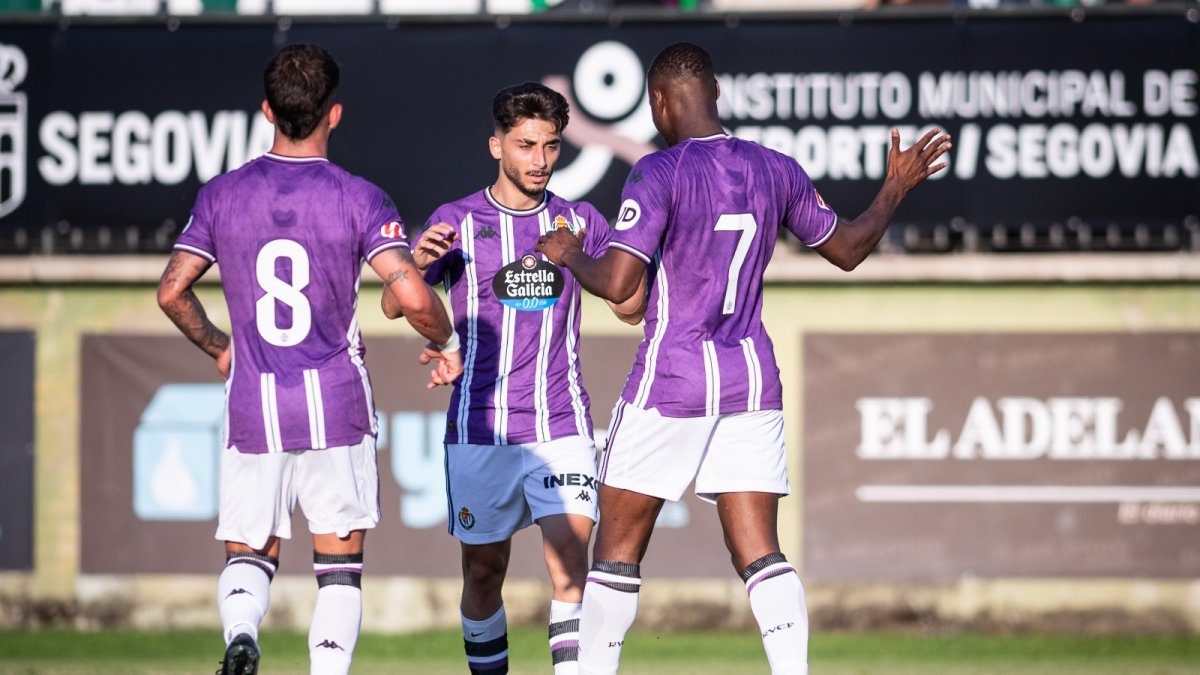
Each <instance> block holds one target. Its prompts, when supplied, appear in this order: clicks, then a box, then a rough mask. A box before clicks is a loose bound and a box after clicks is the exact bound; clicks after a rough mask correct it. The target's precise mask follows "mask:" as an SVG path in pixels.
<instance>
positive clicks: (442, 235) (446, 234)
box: [412, 223, 458, 272]
mask: <svg viewBox="0 0 1200 675" xmlns="http://www.w3.org/2000/svg"><path fill="white" fill-rule="evenodd" d="M457 236H458V233H457V232H455V231H454V226H453V225H451V224H450V223H436V224H434V225H430V226H429V228H428V229H426V230H425V231H424V232H422V233H421V238H420V239H418V240H417V244H416V245H415V246H413V249H412V257H413V262H414V263H416V265H417V269H418V270H421V271H422V272H424V271H425V270H427V269H429V266H430V265H432V264H433V263H434V261H436V260H437V259H438V258H441V257H442V256H444V255H446V251H449V250H450V246H451V244H453V243H454V238H455V237H457Z"/></svg>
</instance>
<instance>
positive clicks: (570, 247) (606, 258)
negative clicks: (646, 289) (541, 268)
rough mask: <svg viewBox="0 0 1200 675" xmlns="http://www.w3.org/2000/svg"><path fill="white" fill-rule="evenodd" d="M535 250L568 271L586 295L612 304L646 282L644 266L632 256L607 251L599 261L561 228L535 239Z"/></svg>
mask: <svg viewBox="0 0 1200 675" xmlns="http://www.w3.org/2000/svg"><path fill="white" fill-rule="evenodd" d="M537 250H538V251H539V252H540V253H542V254H544V255H545V256H546V257H547V258H549V259H550V261H551V262H553V263H554V264H555V265H560V266H562V267H566V268H567V269H569V270H571V274H573V275H574V276H575V280H576V281H578V282H579V285H580V286H583V288H584V289H585V290H587V292H588V293H591V294H592V295H595V296H597V297H600V298H603V299H605V300H607V301H608V302H610V303H613V304H617V305H620V304H622V303H624V302H625V301H626V300H629V299H630V298H632V297H634V295H635V294H636V293H637V291H638V289H639V288H641V287H642V284H643V283H644V282H645V279H646V263H644V262H642V261H641V260H639V259H638V258H637V257H636V256H634V255H633V254H632V253H626V252H625V251H622V250H620V249H616V248H609V249H608V250H607V251H605V252H604V255H603V256H601V257H600V258H599V259H597V258H593V257H592V256H590V255H588V254H587V252H585V251H584V250H583V247H582V246H581V245H580V243H579V239H577V238H576V237H575V235H573V234H571V233H570V232H568V231H567V230H565V229H561V230H554V231H551V232H547V233H546V234H543V235H542V236H541V237H539V238H538V244H537Z"/></svg>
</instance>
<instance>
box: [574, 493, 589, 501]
mask: <svg viewBox="0 0 1200 675" xmlns="http://www.w3.org/2000/svg"><path fill="white" fill-rule="evenodd" d="M575 499H578V500H579V501H583V502H590V501H592V493H590V492H588V491H587V490H580V491H579V494H577V495H575Z"/></svg>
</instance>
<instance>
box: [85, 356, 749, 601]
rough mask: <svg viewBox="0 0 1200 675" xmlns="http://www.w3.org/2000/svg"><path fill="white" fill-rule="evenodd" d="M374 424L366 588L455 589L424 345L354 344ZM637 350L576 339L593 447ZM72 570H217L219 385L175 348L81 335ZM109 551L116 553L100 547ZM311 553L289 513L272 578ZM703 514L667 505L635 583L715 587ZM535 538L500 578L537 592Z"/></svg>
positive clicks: (716, 559) (438, 410)
mask: <svg viewBox="0 0 1200 675" xmlns="http://www.w3.org/2000/svg"><path fill="white" fill-rule="evenodd" d="M365 344H366V346H367V359H366V360H367V368H368V369H369V371H370V374H371V382H372V386H373V389H374V396H375V406H376V412H377V415H378V421H379V428H380V437H379V443H378V447H379V458H378V467H379V477H380V490H379V497H380V507H381V510H382V520H381V521H380V523H379V526H378V527H377V528H375V529H373V530H371V532H370V533H369V534H368V536H367V545H366V546H367V548H366V551H367V554H366V555H367V566H368V568H369V571H370V572H371V573H373V574H385V575H407V576H427V577H457V576H459V575H460V573H461V567H460V565H459V557H460V556H459V546H458V543H457V540H456V539H454V538H453V537H451V536H450V535H449V534H447V532H446V518H447V508H446V484H445V466H444V448H443V445H442V437H443V433H444V430H445V428H446V405H447V403H448V402H449V399H450V392H449V390H448V389H446V388H441V389H438V390H435V391H433V392H430V391H427V390H426V389H425V383H426V382H428V380H429V374H428V372H427V369H426V368H425V367H424V366H420V365H419V364H417V355H418V354H420V350H421V347H422V346H423V345H424V342H423V341H421V340H418V339H416V338H399V337H375V338H372V337H368V338H366V339H365ZM637 344H638V340H637V339H636V338H631V337H605V336H591V335H585V336H584V337H583V338H582V339H581V342H580V363H581V366H582V373H583V381H584V386H585V387H586V388H587V391H588V394H589V396H590V398H591V399H592V401H593V404H592V410H591V413H592V420H593V422H594V424H595V427H596V430H597V441H598V442H600V443H602V442H603V441H602V439H603V438H604V437H606V435H607V431H606V430H607V428H608V423H609V417H610V414H611V410H612V404H613V403H614V402H615V401H616V397H617V395H618V393H619V392H620V390H621V387H622V386H623V385H624V382H625V375H626V374H627V373H628V364H631V363H632V362H633V356H634V353H635V351H636V349H637ZM82 375H83V382H82V392H83V395H82V400H83V406H82V411H81V428H82V429H86V430H87V432H86V433H85V435H84V436H83V437H82V438H81V439H80V448H81V456H80V463H81V464H80V468H81V472H82V475H83V476H84V479H83V482H82V485H81V504H82V508H81V509H80V511H81V524H80V530H81V542H82V551H81V565H80V567H81V570H82V571H83V572H84V573H89V574H142V573H207V572H213V571H214V570H217V569H219V567H220V565H221V564H222V561H223V560H224V553H223V550H224V549H223V548H222V546H221V544H220V543H219V542H217V541H215V540H214V539H213V534H214V533H215V532H216V515H217V507H218V502H217V494H218V492H217V484H218V475H219V472H218V466H219V453H220V449H221V441H222V438H223V432H222V424H223V416H224V385H223V384H221V383H220V381H219V378H218V377H217V375H216V370H215V367H214V366H213V362H212V360H211V359H209V358H208V357H206V356H205V355H203V354H201V353H200V352H199V350H197V349H196V348H195V347H194V346H192V345H191V344H190V343H189V342H187V341H186V340H184V339H183V338H182V337H176V336H170V337H162V336H158V337H151V336H135V335H87V336H85V337H84V339H83V349H82ZM115 541H120V545H114V543H113V542H115ZM311 548H312V542H311V539H310V537H309V534H308V527H307V524H306V522H305V520H304V517H303V515H302V513H301V512H300V510H299V509H297V511H296V514H295V517H294V518H293V522H292V539H291V540H290V541H285V542H284V544H283V553H282V562H281V569H282V570H283V571H284V572H287V573H294V574H311V572H312V566H311V564H310V562H311V555H310V554H309V553H308V551H310V550H311ZM728 560H729V559H728V556H727V554H726V553H725V549H724V545H723V544H722V539H721V529H720V524H719V523H718V521H717V515H716V511H715V509H714V508H713V507H712V506H711V505H708V504H705V503H703V502H701V501H699V500H698V499H696V498H695V496H694V495H689V496H687V497H686V498H685V499H684V500H682V501H681V502H679V503H673V504H667V505H666V507H664V510H663V513H662V515H661V516H660V517H659V526H658V529H657V531H656V532H655V535H654V539H653V541H652V543H651V545H650V552H649V554H648V555H647V558H646V563H645V565H644V566H643V567H644V569H648V570H651V571H652V573H653V574H655V575H657V576H664V577H726V576H728V575H729V570H728V568H729V562H728ZM545 574H546V565H545V562H544V561H543V554H542V546H541V537H540V535H539V534H538V533H537V528H536V527H531V528H527V529H525V530H522V531H521V532H520V533H518V534H517V535H516V537H514V543H513V552H512V561H511V565H510V569H509V576H511V577H523V578H544V577H545Z"/></svg>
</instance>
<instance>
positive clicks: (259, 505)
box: [217, 436, 379, 549]
mask: <svg viewBox="0 0 1200 675" xmlns="http://www.w3.org/2000/svg"><path fill="white" fill-rule="evenodd" d="M297 502H298V503H299V504H300V508H301V509H303V511H304V515H305V517H306V518H308V530H309V531H310V532H312V533H313V534H333V533H336V534H337V536H339V537H345V536H346V535H348V534H350V532H352V531H354V530H366V529H370V528H373V527H375V525H376V524H378V523H379V470H378V468H377V467H376V465H375V439H374V438H373V437H371V436H366V437H364V438H363V442H362V443H359V444H357V445H342V446H338V447H335V448H326V449H324V450H293V451H289V452H269V453H262V454H250V453H242V452H238V451H237V449H236V448H226V449H225V450H224V451H222V452H221V507H220V513H219V515H218V518H217V539H220V540H222V541H236V542H241V543H243V544H246V545H247V546H249V547H251V548H253V549H261V548H263V547H264V546H266V544H267V539H268V538H269V537H280V538H282V539H291V537H292V511H293V510H295V508H296V504H297Z"/></svg>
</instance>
